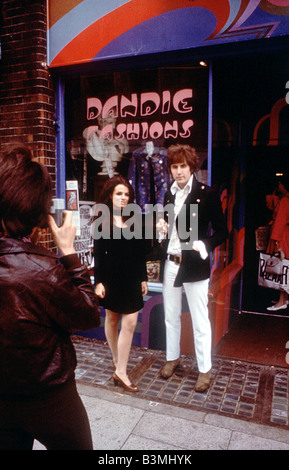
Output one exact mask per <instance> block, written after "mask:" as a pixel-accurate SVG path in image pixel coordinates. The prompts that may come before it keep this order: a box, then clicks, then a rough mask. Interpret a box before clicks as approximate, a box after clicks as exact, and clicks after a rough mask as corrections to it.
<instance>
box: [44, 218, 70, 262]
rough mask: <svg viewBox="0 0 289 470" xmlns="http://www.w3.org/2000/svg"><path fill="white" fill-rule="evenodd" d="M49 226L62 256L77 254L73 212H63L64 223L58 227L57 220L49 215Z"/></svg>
mask: <svg viewBox="0 0 289 470" xmlns="http://www.w3.org/2000/svg"><path fill="white" fill-rule="evenodd" d="M48 221H49V226H50V230H51V233H52V236H53V240H54V243H55V245H56V246H57V248H58V249H59V251H60V253H61V254H62V256H67V255H72V254H75V253H76V251H75V248H74V239H75V234H76V226H75V225H74V224H73V223H72V212H71V211H63V223H62V225H61V227H58V226H57V224H56V222H55V220H54V219H53V217H52V216H51V215H49V220H48Z"/></svg>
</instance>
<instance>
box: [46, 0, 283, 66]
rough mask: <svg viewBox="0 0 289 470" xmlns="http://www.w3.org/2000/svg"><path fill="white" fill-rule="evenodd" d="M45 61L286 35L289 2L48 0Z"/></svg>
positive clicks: (76, 60)
mask: <svg viewBox="0 0 289 470" xmlns="http://www.w3.org/2000/svg"><path fill="white" fill-rule="evenodd" d="M47 34H48V65H49V66H50V67H59V66H64V65H72V64H82V63H89V62H93V61H97V60H102V59H113V58H118V57H133V56H139V55H144V54H153V53H159V52H167V51H177V50H186V49H190V48H196V47H204V46H213V45H219V44H225V43H233V42H240V41H246V40H255V39H263V38H272V37H277V36H283V35H287V34H289V0H162V1H156V0H106V1H101V0H62V1H61V2H59V0H49V1H48V33H47Z"/></svg>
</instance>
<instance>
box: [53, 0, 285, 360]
mask: <svg viewBox="0 0 289 470" xmlns="http://www.w3.org/2000/svg"><path fill="white" fill-rule="evenodd" d="M60 3H61V5H60ZM99 3H101V5H99ZM281 4H282V5H281ZM285 4H286V5H285ZM48 5H49V11H48V13H49V29H48V44H49V54H48V66H49V68H50V70H51V72H52V73H53V75H54V77H55V79H56V83H57V127H58V137H57V149H58V154H57V198H59V199H61V200H65V201H66V207H69V208H75V220H76V223H77V224H78V227H79V232H78V237H77V240H76V248H77V251H78V252H79V255H80V256H81V257H82V258H83V259H84V261H85V262H86V263H87V264H88V265H89V266H90V267H91V268H93V253H92V239H91V235H90V224H91V220H92V219H93V206H94V204H95V203H96V202H97V201H98V198H99V193H100V191H101V188H102V185H103V182H104V181H105V180H106V179H107V178H109V177H110V176H112V175H113V174H115V173H120V174H123V175H124V176H126V177H128V179H129V180H130V181H131V182H132V185H133V186H134V189H135V193H136V202H137V203H138V204H139V205H140V207H141V208H142V210H143V212H145V210H146V204H150V203H153V204H158V203H162V198H163V195H164V192H165V191H166V189H167V187H168V184H169V182H170V181H169V177H168V175H167V171H166V154H167V149H168V146H169V145H170V144H172V143H176V142H178V143H188V144H190V145H192V146H194V147H196V149H197V153H198V155H199V157H200V165H199V168H198V172H197V176H198V178H199V179H200V180H201V181H203V182H205V183H207V184H209V185H215V186H216V187H217V188H218V190H219V193H220V197H221V200H222V204H223V210H224V213H225V216H226V218H227V225H228V230H229V238H228V240H227V241H226V243H225V244H224V245H222V246H220V247H219V248H218V249H217V250H216V251H215V253H214V256H213V257H212V260H211V262H212V279H211V287H210V313H211V318H212V324H213V328H214V345H216V344H218V342H219V341H220V339H221V338H222V337H223V336H224V334H225V333H226V332H227V331H228V328H229V326H230V321H231V320H232V316H234V314H239V313H241V312H251V311H254V312H261V313H262V312H264V313H265V312H266V306H267V304H266V301H267V299H266V295H267V296H268V301H269V296H270V295H271V296H272V292H268V290H264V288H260V287H258V285H257V275H256V273H257V271H258V251H257V250H256V243H255V229H256V228H257V227H259V226H261V225H266V224H267V223H268V213H267V209H266V205H265V202H264V201H265V195H266V194H267V191H268V190H269V188H270V191H271V188H272V190H273V186H274V176H275V173H276V172H277V171H285V170H286V165H287V160H288V152H287V151H288V150H289V148H288V147H289V139H288V136H287V129H288V118H289V113H288V106H287V103H286V86H287V85H286V84H287V81H288V80H289V54H288V52H287V50H286V41H287V38H288V36H286V34H288V33H289V2H276V1H261V2H260V1H257V2H256V1H250V2H247V1H246V2H243V1H241V0H240V1H238V2H235V1H232V0H231V1H229V0H226V1H225V0H221V1H219V0H218V1H190V0H174V1H167V2H155V1H147V0H146V1H144V0H130V1H124V0H118V1H111V0H107V1H106V2H93V1H90V0H83V1H81V0H75V1H73V2H57V1H56V0H50V1H49V2H48ZM288 88H289V87H288ZM151 149H152V154H151V153H150V152H151ZM157 261H158V260H157V257H156V255H155V253H154V250H153V249H152V252H151V255H150V258H149V259H148V274H149V279H150V283H149V286H150V291H149V295H148V297H147V298H146V303H145V307H144V309H143V311H142V312H141V314H140V316H139V327H138V329H137V332H136V334H135V338H134V344H136V345H139V346H143V347H149V348H152V349H164V348H165V343H164V342H165V339H164V323H163V307H162V295H161V290H162V286H161V284H160V282H159V279H158V263H157ZM256 263H257V267H256ZM92 272H93V270H92ZM260 289H261V292H260ZM264 291H266V295H265V294H264ZM265 304H266V305H265ZM187 310H188V309H187V305H186V302H185V299H184V305H183V312H184V315H183V316H182V317H183V320H182V321H183V322H184V325H185V328H183V331H184V336H183V338H182V352H184V353H190V352H191V350H190V346H189V344H190V343H189V342H188V341H187V337H189V336H190V334H191V331H190V322H189V319H188V314H187ZM91 334H92V335H94V337H97V338H99V339H103V338H104V336H103V331H102V329H99V330H97V331H95V332H92V333H91Z"/></svg>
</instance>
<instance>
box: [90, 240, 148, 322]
mask: <svg viewBox="0 0 289 470" xmlns="http://www.w3.org/2000/svg"><path fill="white" fill-rule="evenodd" d="M94 258H95V271H94V276H95V284H98V283H99V282H101V283H102V284H103V285H104V287H105V297H104V299H99V302H100V305H101V306H103V307H104V308H106V309H108V310H111V311H113V312H116V313H134V312H137V311H139V310H141V309H142V307H143V305H144V304H143V296H142V291H141V282H142V281H146V280H147V273H146V245H145V242H144V240H139V239H135V238H132V239H130V240H128V239H126V238H125V237H124V236H123V234H120V235H119V238H118V239H112V238H110V239H104V238H101V239H99V240H95V242H94Z"/></svg>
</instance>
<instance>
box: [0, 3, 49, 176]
mask: <svg viewBox="0 0 289 470" xmlns="http://www.w3.org/2000/svg"><path fill="white" fill-rule="evenodd" d="M1 22H2V25H1V29H0V38H1V49H2V58H1V60H0V119H1V122H0V142H1V146H2V145H3V144H9V143H13V142H15V141H17V142H23V143H27V144H29V146H30V148H31V149H32V151H33V154H34V156H35V157H36V158H37V159H39V161H40V162H41V163H44V164H45V165H46V166H47V167H48V168H49V171H50V173H51V176H52V178H53V179H54V181H55V173H56V155H55V148H56V145H55V137H56V136H55V128H54V119H55V94H54V88H53V81H52V79H51V76H50V72H49V70H48V68H47V65H46V57H47V42H46V24H47V15H46V0H29V1H28V0H2V19H1Z"/></svg>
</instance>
